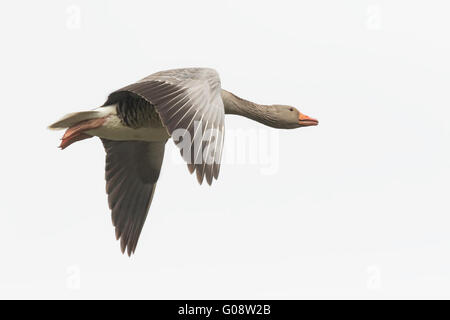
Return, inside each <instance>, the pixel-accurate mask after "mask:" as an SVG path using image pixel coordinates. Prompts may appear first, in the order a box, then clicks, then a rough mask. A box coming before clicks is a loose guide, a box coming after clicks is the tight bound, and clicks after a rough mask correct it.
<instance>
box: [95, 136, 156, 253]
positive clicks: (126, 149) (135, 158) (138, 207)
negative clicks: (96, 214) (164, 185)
mask: <svg viewBox="0 0 450 320" xmlns="http://www.w3.org/2000/svg"><path fill="white" fill-rule="evenodd" d="M102 142H103V146H104V147H105V151H106V168H105V171H106V174H105V177H106V192H107V194H108V203H109V208H110V209H111V214H112V222H113V225H114V226H115V227H116V238H117V240H119V239H120V247H121V249H122V253H124V252H125V250H127V253H128V255H131V254H132V253H134V251H135V250H136V245H137V242H138V239H139V235H140V234H141V231H142V227H143V226H144V222H145V219H146V218H147V214H148V210H149V208H150V204H151V202H152V198H153V194H154V192H155V187H156V181H157V180H158V177H159V172H160V171H161V164H162V160H163V157H164V145H165V142H144V141H111V140H107V139H102Z"/></svg>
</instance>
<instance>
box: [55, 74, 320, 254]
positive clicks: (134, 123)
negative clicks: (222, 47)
mask: <svg viewBox="0 0 450 320" xmlns="http://www.w3.org/2000/svg"><path fill="white" fill-rule="evenodd" d="M225 114H235V115H240V116H244V117H246V118H250V119H252V120H255V121H258V122H260V123H262V124H264V125H267V126H270V127H273V128H282V129H292V128H299V127H307V126H315V125H317V124H318V121H317V120H315V119H313V118H310V117H308V116H306V115H304V114H302V113H300V112H299V111H298V110H297V109H296V108H294V107H291V106H286V105H260V104H256V103H253V102H250V101H247V100H244V99H241V98H239V97H237V96H235V95H234V94H232V93H230V92H228V91H226V90H223V89H221V84H220V78H219V75H218V73H217V72H216V71H215V70H213V69H209V68H186V69H174V70H167V71H161V72H157V73H154V74H152V75H150V76H148V77H146V78H144V79H142V80H140V81H138V82H136V83H133V84H131V85H128V86H126V87H124V88H122V89H119V90H117V91H114V92H113V93H111V94H110V95H109V96H108V99H107V100H106V102H105V103H104V104H103V105H102V106H101V107H98V108H96V109H94V110H91V111H83V112H75V113H71V114H68V115H66V116H65V117H63V118H62V119H61V120H59V121H57V122H55V123H53V124H52V125H50V127H49V128H50V129H67V130H66V132H65V134H64V136H63V137H62V141H61V145H60V148H61V149H65V148H67V147H68V146H69V145H70V144H72V143H74V142H76V141H79V140H83V139H87V138H91V137H93V136H97V137H100V139H101V141H102V143H103V146H104V148H105V151H106V168H105V170H106V192H107V194H108V204H109V208H110V209H111V214H112V222H113V225H114V227H115V230H116V238H117V240H119V239H120V246H121V250H122V253H124V252H125V251H127V253H128V255H129V256H130V255H131V254H132V253H134V251H135V250H136V245H137V242H138V239H139V235H140V233H141V230H142V227H143V225H144V222H145V219H146V217H147V213H148V210H149V207H150V204H151V202H152V198H153V195H154V192H155V187H156V182H157V180H158V177H159V173H160V170H161V164H162V161H163V156H164V146H165V144H166V142H167V140H168V139H169V138H170V137H172V138H173V140H174V141H175V142H176V144H177V146H178V147H179V148H180V152H181V155H182V157H183V158H184V159H185V160H186V162H187V166H188V169H189V172H190V173H193V172H194V171H195V172H196V176H197V179H198V182H199V183H200V184H201V183H202V182H203V180H204V179H206V181H207V183H208V184H209V185H211V183H212V181H213V179H217V178H218V176H219V169H220V160H221V157H222V149H223V142H224V116H225Z"/></svg>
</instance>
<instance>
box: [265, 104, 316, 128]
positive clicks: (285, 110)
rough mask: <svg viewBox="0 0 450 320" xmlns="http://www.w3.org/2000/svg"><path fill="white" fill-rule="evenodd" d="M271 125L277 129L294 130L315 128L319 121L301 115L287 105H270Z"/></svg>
mask: <svg viewBox="0 0 450 320" xmlns="http://www.w3.org/2000/svg"><path fill="white" fill-rule="evenodd" d="M269 109H271V110H270V116H271V118H272V123H273V124H274V126H276V127H277V128H282V129H294V128H300V127H310V126H317V125H318V124H319V121H318V120H316V119H314V118H311V117H309V116H307V115H305V114H303V113H301V112H300V111H299V110H298V109H297V108H295V107H292V106H287V105H272V106H270V107H269Z"/></svg>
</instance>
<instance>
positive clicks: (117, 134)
mask: <svg viewBox="0 0 450 320" xmlns="http://www.w3.org/2000/svg"><path fill="white" fill-rule="evenodd" d="M86 133H87V134H89V135H92V136H97V137H100V138H105V139H109V140H115V141H129V140H139V141H166V140H167V139H169V138H170V135H169V133H168V132H167V129H166V128H165V127H164V126H163V124H162V123H161V121H160V120H158V121H152V122H151V123H149V125H148V126H145V127H140V128H132V127H128V126H125V125H123V124H122V122H121V121H120V119H119V117H117V116H116V115H110V116H108V117H107V118H106V121H105V123H104V124H103V125H102V126H101V127H98V128H95V129H92V130H88V131H86Z"/></svg>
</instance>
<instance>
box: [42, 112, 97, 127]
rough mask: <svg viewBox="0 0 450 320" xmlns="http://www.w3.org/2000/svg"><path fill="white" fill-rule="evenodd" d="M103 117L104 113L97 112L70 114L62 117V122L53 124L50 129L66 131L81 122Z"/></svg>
mask: <svg viewBox="0 0 450 320" xmlns="http://www.w3.org/2000/svg"><path fill="white" fill-rule="evenodd" d="M103 116H104V114H103V113H102V112H99V111H96V110H91V111H81V112H74V113H69V114H67V115H65V116H64V117H62V118H61V119H60V120H58V121H56V122H55V123H53V124H51V125H50V126H49V127H48V128H49V129H55V130H58V129H66V128H70V127H72V126H74V125H76V124H77V123H80V122H81V121H85V120H91V119H96V118H101V117H103Z"/></svg>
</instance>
